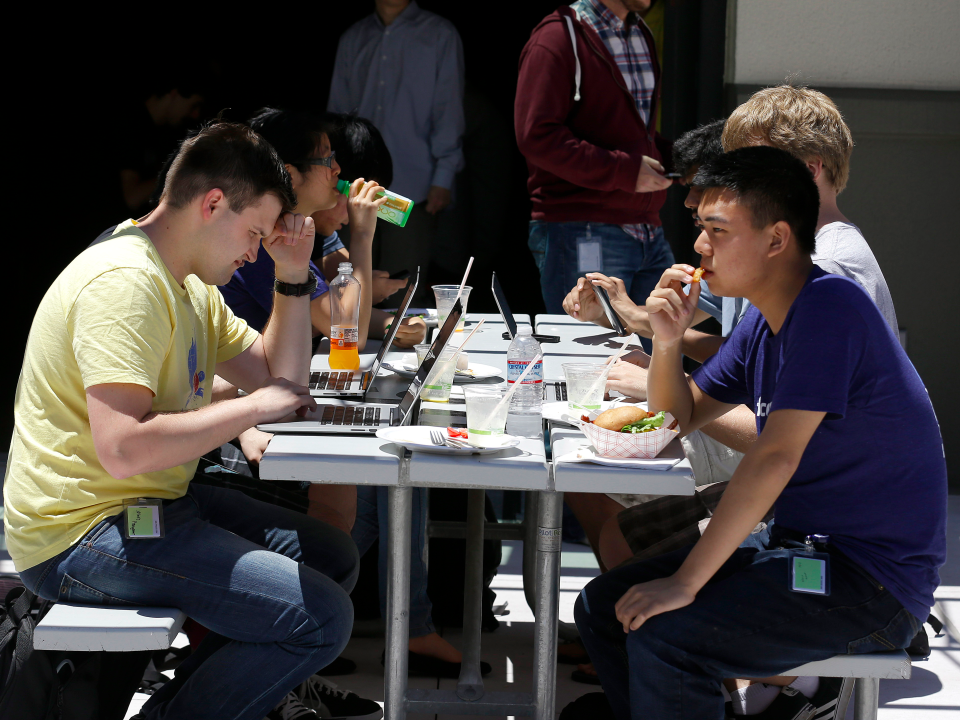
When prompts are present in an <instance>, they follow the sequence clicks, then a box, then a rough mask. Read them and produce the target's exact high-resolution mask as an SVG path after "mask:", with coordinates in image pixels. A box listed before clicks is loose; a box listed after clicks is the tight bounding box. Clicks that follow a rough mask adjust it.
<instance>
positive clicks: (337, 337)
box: [330, 262, 360, 370]
mask: <svg viewBox="0 0 960 720" xmlns="http://www.w3.org/2000/svg"><path fill="white" fill-rule="evenodd" d="M338 269H339V271H340V274H339V275H337V277H336V278H335V279H334V281H333V282H332V283H330V369H331V370H359V369H360V352H359V350H358V348H357V340H359V337H360V334H359V329H358V320H359V319H360V281H359V280H357V279H356V278H355V277H354V276H353V264H352V263H348V262H343V263H340V267H339V268H338Z"/></svg>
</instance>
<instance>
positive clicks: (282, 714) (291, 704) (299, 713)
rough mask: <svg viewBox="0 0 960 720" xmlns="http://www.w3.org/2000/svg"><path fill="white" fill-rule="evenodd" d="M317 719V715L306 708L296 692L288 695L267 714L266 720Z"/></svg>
mask: <svg viewBox="0 0 960 720" xmlns="http://www.w3.org/2000/svg"><path fill="white" fill-rule="evenodd" d="M317 717H318V715H317V713H315V712H314V711H313V710H311V709H310V708H307V707H304V705H303V703H302V702H300V698H299V697H297V693H296V691H294V692H290V693H287V696H286V697H285V698H284V699H283V700H282V701H281V702H280V704H279V705H277V706H276V707H275V708H274V709H273V710H271V711H270V712H268V713H267V717H266V718H265V720H316V719H317Z"/></svg>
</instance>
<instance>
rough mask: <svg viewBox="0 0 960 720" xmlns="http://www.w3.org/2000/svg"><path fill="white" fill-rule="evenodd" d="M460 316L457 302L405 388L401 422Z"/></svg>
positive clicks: (401, 405) (460, 305)
mask: <svg viewBox="0 0 960 720" xmlns="http://www.w3.org/2000/svg"><path fill="white" fill-rule="evenodd" d="M462 315H463V303H462V302H460V301H459V300H457V301H456V302H455V303H454V304H453V307H452V308H451V309H450V314H449V315H447V319H446V320H444V322H443V326H442V327H441V328H440V330H439V331H438V332H437V336H436V337H435V338H434V340H433V344H432V345H430V350H428V351H427V356H426V357H425V358H424V359H423V363H421V365H420V367H419V369H418V370H417V374H416V375H414V377H413V380H411V381H410V385H408V386H407V392H406V393H404V395H403V399H402V400H401V401H400V407H399V410H400V419H401V421H402V420H404V419H406V417H407V414H408V413H409V412H410V409H411V408H412V407H413V404H414V403H415V402H416V401H417V398H418V397H420V389H421V388H422V387H423V383H425V382H426V380H427V376H428V375H429V374H430V371H431V370H433V365H434V363H436V361H437V358H438V357H440V353H442V352H443V349H444V348H445V347H446V346H447V343H448V342H449V341H450V338H451V336H452V335H453V332H454V329H455V328H456V327H457V323H458V322H460V317H461V316H462Z"/></svg>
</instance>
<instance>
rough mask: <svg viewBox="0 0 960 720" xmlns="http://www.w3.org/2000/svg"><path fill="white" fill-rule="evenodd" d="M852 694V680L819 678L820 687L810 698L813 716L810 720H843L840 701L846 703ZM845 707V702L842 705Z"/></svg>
mask: <svg viewBox="0 0 960 720" xmlns="http://www.w3.org/2000/svg"><path fill="white" fill-rule="evenodd" d="M852 692H853V678H825V677H822V678H820V687H819V688H817V691H816V692H815V693H814V694H813V697H812V698H810V704H811V705H812V706H813V714H812V715H810V720H843V718H842V717H840V705H841V701H848V700H849V699H850V695H851V693H852ZM842 704H843V705H846V702H843V703H842Z"/></svg>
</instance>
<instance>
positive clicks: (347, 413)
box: [320, 405, 381, 427]
mask: <svg viewBox="0 0 960 720" xmlns="http://www.w3.org/2000/svg"><path fill="white" fill-rule="evenodd" d="M320 407H322V408H323V413H322V414H321V416H320V424H321V425H354V426H358V425H362V426H365V427H374V426H378V425H380V410H381V408H378V407H354V406H350V407H345V406H343V405H339V406H338V405H321V406H320Z"/></svg>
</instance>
